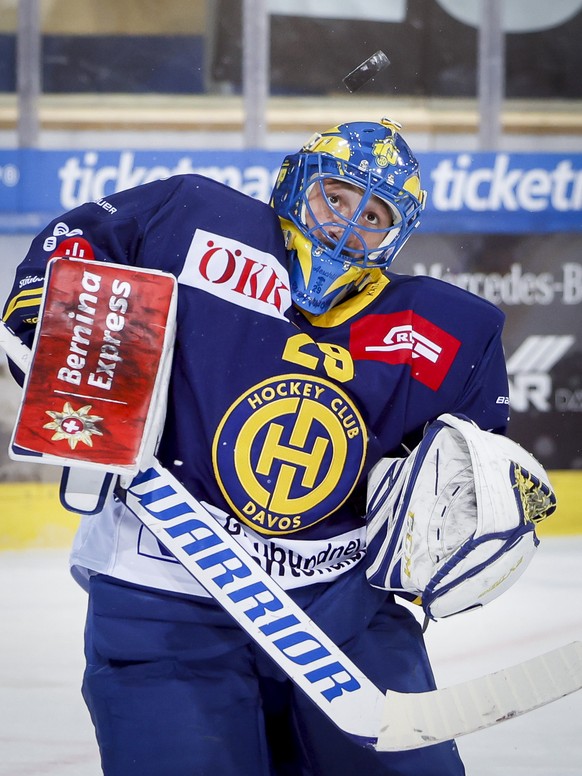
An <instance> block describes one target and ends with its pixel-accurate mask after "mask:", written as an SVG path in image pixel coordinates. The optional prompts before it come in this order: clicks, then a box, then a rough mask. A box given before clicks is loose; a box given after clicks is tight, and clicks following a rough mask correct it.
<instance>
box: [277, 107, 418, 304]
mask: <svg viewBox="0 0 582 776" xmlns="http://www.w3.org/2000/svg"><path fill="white" fill-rule="evenodd" d="M399 130H400V125H399V124H397V123H395V122H393V121H390V120H388V119H382V121H381V122H363V121H362V122H351V123H347V124H340V125H339V126H337V127H333V128H332V129H328V130H326V131H325V132H323V133H321V134H320V133H317V134H315V135H314V136H313V137H312V138H311V139H310V140H309V141H308V142H307V143H306V144H305V146H303V148H302V149H301V150H300V151H299V153H296V154H292V155H290V156H287V157H286V158H285V159H284V161H283V164H282V166H281V170H280V172H279V175H278V177H277V181H276V183H275V186H274V188H273V192H272V196H271V204H272V206H273V208H274V209H275V212H276V213H277V215H278V216H279V218H280V220H281V225H282V227H283V231H284V233H285V237H286V245H287V250H288V252H289V257H290V267H289V272H290V281H291V296H292V298H293V301H294V303H295V304H296V305H297V306H298V307H300V308H302V309H304V310H307V311H308V312H310V313H312V314H315V315H319V314H321V313H324V312H326V311H327V310H329V309H330V308H331V307H333V305H335V304H338V303H339V302H340V301H342V300H343V299H344V298H346V297H347V296H349V295H351V294H353V293H357V291H359V290H361V289H362V288H363V287H364V286H365V285H366V284H367V283H368V282H369V281H370V280H371V279H373V278H374V276H375V275H377V274H378V272H381V270H382V269H385V268H387V267H388V266H389V265H390V264H391V263H392V261H393V260H394V258H395V257H396V254H397V253H398V251H399V250H400V249H401V248H402V246H403V245H404V243H405V242H406V241H407V240H408V238H409V236H410V234H411V232H412V230H413V229H414V228H415V227H417V226H418V225H419V223H420V222H419V215H420V212H421V210H422V208H423V207H424V202H425V196H426V193H425V192H424V191H423V190H422V189H421V185H420V173H419V165H418V162H417V160H416V159H415V157H414V156H413V154H412V152H411V150H410V148H409V147H408V145H407V143H406V142H405V140H404V138H403V137H402V136H401V135H400V132H399ZM326 179H333V180H339V181H342V182H345V183H347V184H350V185H352V186H357V187H358V188H359V189H361V190H362V191H363V196H362V199H361V202H360V203H359V205H358V207H357V209H356V211H355V212H354V213H353V214H351V216H349V217H348V216H346V215H345V214H342V213H340V212H339V211H338V210H336V209H334V207H333V205H332V204H331V203H330V202H329V201H328V202H327V205H328V211H329V213H331V216H330V220H329V221H326V222H325V223H320V222H319V221H317V218H316V217H315V215H314V213H313V210H311V208H310V204H309V194H310V192H311V191H312V189H313V186H317V185H319V186H320V187H321V191H322V194H323V196H325V190H324V188H323V182H324V181H325V180H326ZM372 197H379V198H380V199H381V200H383V201H384V202H385V203H386V204H387V206H388V208H389V210H390V211H391V214H392V220H393V223H392V226H391V227H389V229H388V231H387V232H385V234H384V236H383V238H382V239H381V241H380V243H379V245H378V246H377V247H375V248H369V247H368V246H367V245H366V243H365V241H364V238H363V237H362V234H365V232H366V231H374V229H373V228H372V227H365V226H364V227H362V224H361V223H358V217H359V216H360V214H361V213H362V212H363V211H364V210H365V208H366V205H367V203H368V202H369V201H370V199H371V198H372ZM338 235H340V236H339V237H338ZM350 245H351V246H352V247H349V246H350ZM354 246H356V247H354Z"/></svg>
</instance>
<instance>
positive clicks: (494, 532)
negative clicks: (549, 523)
mask: <svg viewBox="0 0 582 776" xmlns="http://www.w3.org/2000/svg"><path fill="white" fill-rule="evenodd" d="M555 508H556V497H555V494H554V492H553V490H552V487H551V485H550V483H549V480H548V476H547V473H546V472H545V470H544V468H543V467H542V466H541V464H540V463H538V461H536V460H535V458H533V456H531V455H530V454H529V453H527V452H526V451H525V450H524V449H523V448H522V447H520V445H518V444H517V443H516V442H512V441H511V440H510V439H508V438H507V437H504V436H500V435H498V434H493V433H491V432H488V431H482V430H481V429H480V428H478V426H476V425H475V424H474V423H473V422H471V421H469V420H467V419H463V418H462V417H458V416H455V415H449V414H447V415H441V416H439V417H438V418H437V420H435V421H434V422H433V423H431V424H429V425H428V426H427V428H426V431H425V434H424V437H423V439H422V441H421V442H420V444H419V445H418V446H417V447H416V448H415V449H414V450H413V451H412V453H411V454H410V456H409V457H408V458H383V459H382V460H381V461H379V462H378V464H376V466H375V467H374V469H372V471H371V473H370V476H369V478H368V506H367V509H368V512H367V544H368V549H367V560H366V563H367V571H366V574H367V577H368V581H369V582H370V584H371V585H373V586H374V587H379V588H382V589H385V590H393V591H395V592H399V593H401V594H402V595H403V596H404V597H406V598H408V599H409V600H414V601H415V602H416V603H420V604H422V607H423V609H424V611H425V613H426V615H427V616H428V617H430V618H431V619H436V618H438V617H447V616H449V615H452V614H456V613H458V612H461V611H465V610H467V609H471V608H475V607H479V606H483V605H484V604H486V603H488V602H489V601H491V600H492V599H494V598H496V597H497V596H498V595H500V594H501V593H502V592H504V591H505V590H506V589H507V588H508V587H510V586H511V585H512V584H513V583H514V582H515V581H516V580H517V579H518V578H519V576H520V575H521V574H522V573H523V571H524V570H525V568H526V567H527V565H528V564H529V562H530V561H531V558H532V557H533V553H534V551H535V549H536V547H537V546H538V544H539V540H538V538H537V536H536V533H535V524H536V523H537V522H539V521H540V520H542V519H543V518H545V517H547V516H548V515H550V514H551V513H552V512H554V510H555Z"/></svg>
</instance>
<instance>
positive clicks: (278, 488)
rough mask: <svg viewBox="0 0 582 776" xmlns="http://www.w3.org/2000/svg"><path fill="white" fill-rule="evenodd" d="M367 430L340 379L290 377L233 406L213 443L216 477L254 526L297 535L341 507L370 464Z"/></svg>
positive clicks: (233, 504) (236, 508)
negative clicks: (366, 462) (338, 384)
mask: <svg viewBox="0 0 582 776" xmlns="http://www.w3.org/2000/svg"><path fill="white" fill-rule="evenodd" d="M365 447H366V427H365V425H364V421H363V419H362V417H361V415H360V413H359V412H358V410H357V408H356V406H355V405H354V403H353V402H352V400H351V399H350V398H349V397H348V396H347V395H346V394H345V393H344V392H343V391H341V390H340V389H339V388H337V387H336V386H335V385H334V384H333V383H330V382H328V381H326V380H323V379H320V378H316V377H313V378H306V377H305V376H303V375H282V376H279V377H276V378H270V379H269V380H266V381H265V382H263V383H260V384H258V385H256V386H254V387H253V388H251V389H250V390H249V391H247V392H246V393H245V394H244V395H243V396H241V397H240V398H239V399H238V400H237V401H236V402H235V403H234V404H232V405H231V406H230V407H229V409H228V411H227V412H226V414H225V416H224V417H223V419H222V421H221V423H220V425H219V427H218V429H217V432H216V435H215V438H214V443H213V463H214V470H215V474H216V479H217V481H218V483H219V485H220V488H221V490H222V492H223V494H224V497H225V498H226V500H227V501H228V503H229V504H230V506H231V507H232V509H233V510H234V512H235V513H236V514H237V515H238V517H239V518H240V519H241V520H242V521H243V522H244V523H246V524H247V525H249V526H251V527H252V528H254V529H255V530H256V531H258V532H259V533H262V534H266V535H270V536H273V535H281V534H288V533H294V532H295V531H300V530H302V529H304V528H308V527H309V526H311V525H313V524H314V523H317V522H319V521H320V520H323V519H324V518H326V517H328V515H330V514H332V513H333V512H335V511H336V510H337V509H338V508H339V507H340V506H341V505H342V504H343V502H344V501H345V500H346V498H347V497H348V496H349V495H350V493H351V492H352V490H353V489H354V487H355V485H356V483H357V481H358V478H359V476H360V472H361V470H362V466H363V463H364V456H365Z"/></svg>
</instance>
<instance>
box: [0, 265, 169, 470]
mask: <svg viewBox="0 0 582 776" xmlns="http://www.w3.org/2000/svg"><path fill="white" fill-rule="evenodd" d="M176 288H177V283H176V279H175V278H174V277H173V276H172V275H169V274H167V273H164V272H159V271H157V270H146V269H142V268H136V267H128V266H124V265H119V264H112V263H107V262H101V261H99V262H98V261H85V260H82V259H73V258H62V257H59V258H53V259H51V260H50V261H49V263H48V265H47V275H46V279H45V288H44V295H43V302H42V305H41V310H40V314H39V323H38V325H37V329H36V333H35V341H34V345H33V356H32V363H31V367H30V369H29V371H28V373H27V376H26V381H25V384H24V391H23V397H22V402H21V405H20V410H19V412H18V416H17V419H16V424H15V428H14V432H13V434H12V439H11V444H10V450H9V453H10V457H11V458H13V459H15V460H25V461H29V462H30V461H34V462H41V463H48V464H60V465H62V466H74V467H81V468H85V469H99V470H102V471H103V472H109V473H114V474H126V475H132V474H135V473H136V472H137V471H138V470H139V468H140V464H141V462H142V461H143V460H144V459H145V458H146V457H148V456H149V455H151V454H153V452H154V449H155V446H156V444H157V441H158V440H157V437H158V434H159V430H160V428H161V425H162V422H163V417H164V414H165V396H166V388H167V382H168V380H169V369H170V364H171V351H172V346H173V341H174V333H175V314H176V297H177V293H176Z"/></svg>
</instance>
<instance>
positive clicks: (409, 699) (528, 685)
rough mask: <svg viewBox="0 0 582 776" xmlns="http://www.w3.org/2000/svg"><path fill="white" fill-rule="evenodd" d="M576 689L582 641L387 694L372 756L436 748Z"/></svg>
mask: <svg viewBox="0 0 582 776" xmlns="http://www.w3.org/2000/svg"><path fill="white" fill-rule="evenodd" d="M580 689H582V642H580V641H575V642H573V643H571V644H567V645H566V646H564V647H559V648H558V649H555V650H552V651H551V652H547V653H545V654H544V655H540V656H539V657H536V658H533V659H531V660H527V661H525V662H524V663H520V664H519V665H515V666H512V667H511V668H506V669H504V670H502V671H497V672H495V673H493V674H488V675H487V676H482V677H479V678H478V679H472V680H470V681H467V682H463V683H461V684H457V685H454V686H452V687H446V688H444V689H442V690H434V691H433V692H428V693H397V692H392V691H390V690H389V691H388V692H387V693H386V701H385V704H384V709H383V718H382V722H381V726H380V733H379V735H378V740H377V743H376V745H375V748H376V749H377V750H378V751H381V752H384V751H400V750H404V749H418V748H421V747H423V746H430V745H432V744H438V743H441V742H442V741H448V740H451V739H453V738H458V737H459V736H463V735H466V734H467V733H473V732H475V731H477V730H483V729H484V728H488V727H491V726H493V725H496V724H498V723H500V722H505V721H506V720H508V719H513V718H514V717H517V716H519V715H521V714H526V713H527V712H529V711H533V710H534V709H537V708H540V707H541V706H545V705H546V704H547V703H552V702H553V701H556V700H558V699H559V698H563V697H564V696H566V695H569V694H570V693H573V692H576V691H577V690H580Z"/></svg>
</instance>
